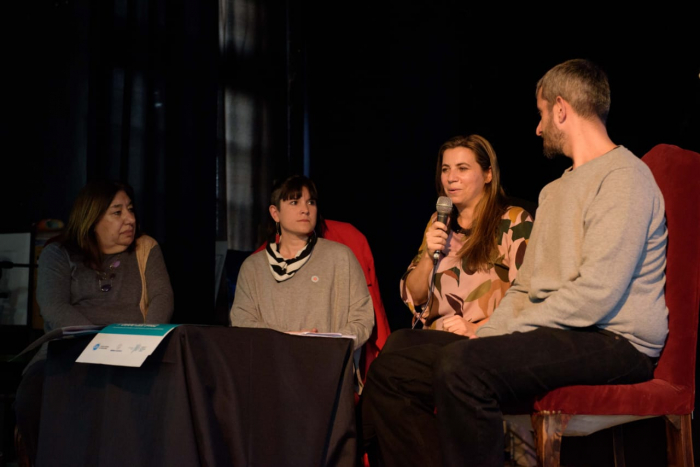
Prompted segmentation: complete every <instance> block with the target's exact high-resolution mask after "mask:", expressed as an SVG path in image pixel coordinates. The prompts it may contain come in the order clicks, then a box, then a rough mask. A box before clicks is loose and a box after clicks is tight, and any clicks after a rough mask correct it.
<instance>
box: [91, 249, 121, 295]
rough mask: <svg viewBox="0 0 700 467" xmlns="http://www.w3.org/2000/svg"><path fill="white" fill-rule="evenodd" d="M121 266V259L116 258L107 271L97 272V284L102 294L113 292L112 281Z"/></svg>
mask: <svg viewBox="0 0 700 467" xmlns="http://www.w3.org/2000/svg"><path fill="white" fill-rule="evenodd" d="M120 264H121V261H119V257H116V258H114V261H112V263H111V264H110V265H109V267H108V268H107V270H106V271H95V272H96V273H97V283H98V285H99V287H100V290H101V291H102V292H109V291H110V290H112V279H114V277H115V276H116V275H117V274H116V272H115V271H116V269H117V268H118V267H119V265H120Z"/></svg>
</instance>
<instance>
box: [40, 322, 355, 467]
mask: <svg viewBox="0 0 700 467" xmlns="http://www.w3.org/2000/svg"><path fill="white" fill-rule="evenodd" d="M91 338H92V336H87V337H80V338H74V339H64V340H56V341H52V342H50V344H49V349H48V360H47V364H46V379H45V382H44V395H43V401H42V416H41V428H40V434H39V451H38V453H37V466H39V467H41V466H49V465H50V466H61V465H66V466H68V465H70V466H75V465H90V466H120V467H121V466H127V465H128V466H149V467H153V466H200V465H201V466H264V467H268V466H275V467H276V466H304V467H305V466H324V465H328V466H352V467H355V466H356V465H357V462H356V460H357V436H356V425H355V407H354V405H355V401H354V393H353V379H352V378H353V376H352V351H353V341H352V340H351V339H335V338H321V337H304V336H292V335H288V334H284V333H280V332H277V331H274V330H270V329H252V328H229V327H225V326H200V325H180V326H178V327H176V328H175V329H173V331H171V332H170V333H169V334H168V335H167V336H166V337H165V339H164V340H163V342H161V344H160V345H159V347H158V348H157V349H156V350H155V351H154V353H153V354H152V355H151V356H149V357H148V358H147V359H146V361H145V362H144V364H143V365H142V366H141V367H139V368H131V367H119V366H108V365H98V364H87V363H76V362H75V360H76V358H77V357H78V355H79V354H80V353H81V352H82V350H83V349H84V348H85V346H86V345H87V344H88V343H89V342H90V340H91Z"/></svg>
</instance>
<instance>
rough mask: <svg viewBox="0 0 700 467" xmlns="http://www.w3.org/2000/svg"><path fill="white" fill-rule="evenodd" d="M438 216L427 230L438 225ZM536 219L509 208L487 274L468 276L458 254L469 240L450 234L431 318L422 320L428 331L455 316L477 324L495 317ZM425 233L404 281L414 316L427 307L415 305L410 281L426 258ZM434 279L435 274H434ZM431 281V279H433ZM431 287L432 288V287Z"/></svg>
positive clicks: (405, 296)
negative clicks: (495, 255)
mask: <svg viewBox="0 0 700 467" xmlns="http://www.w3.org/2000/svg"><path fill="white" fill-rule="evenodd" d="M436 218H437V213H434V214H433V215H432V217H431V218H430V221H429V222H428V225H427V226H426V228H425V230H426V231H427V230H428V227H430V225H431V224H432V223H433V222H435V219H436ZM532 223H533V219H532V216H530V214H529V213H528V212H527V211H525V210H524V209H523V208H521V207H517V206H512V207H509V208H508V209H507V210H506V212H505V213H504V214H503V217H502V218H501V224H500V226H499V233H498V255H497V257H496V258H495V260H494V262H493V264H492V265H491V267H490V268H489V269H487V270H485V271H484V270H482V271H476V272H471V271H469V272H467V271H465V269H466V268H465V266H464V265H463V264H462V259H461V258H459V257H458V256H457V252H458V251H459V250H460V248H462V245H464V242H465V240H466V235H465V234H464V233H457V232H455V231H449V233H448V236H447V247H446V248H445V251H447V252H448V253H447V255H446V256H441V259H440V261H439V262H438V265H437V272H436V273H435V287H434V289H433V297H432V301H431V303H430V313H429V314H428V316H427V318H421V320H422V321H423V324H424V325H425V327H426V328H430V329H442V320H443V319H444V318H445V317H448V316H452V315H455V314H457V315H460V316H462V317H464V319H466V320H468V321H469V322H472V323H477V322H479V321H481V320H483V319H485V318H487V317H489V316H491V313H493V310H494V309H495V308H496V307H497V306H498V304H499V303H500V301H501V299H502V298H503V295H504V294H505V293H506V290H508V288H509V287H510V286H511V284H512V283H513V280H514V279H515V276H516V275H517V273H518V269H519V268H520V265H521V264H522V262H523V258H524V256H525V249H526V248H527V242H528V239H529V238H530V232H531V230H532ZM425 248H426V243H425V233H423V243H422V244H421V246H420V249H419V250H418V254H417V255H416V256H415V257H414V258H413V261H412V262H411V265H410V266H409V267H408V270H407V271H406V273H404V275H403V277H401V283H400V287H401V299H402V300H403V301H404V303H406V305H407V306H408V308H409V309H410V310H411V312H414V313H415V312H416V309H418V311H420V310H421V306H423V305H424V304H422V303H419V304H416V303H414V302H413V298H412V297H411V294H410V292H409V291H408V288H407V287H406V277H407V276H408V273H410V272H411V271H412V270H413V269H414V268H415V267H416V266H417V265H418V262H419V261H420V259H421V258H422V256H423V255H424V254H425ZM431 279H432V274H431ZM429 280H430V279H429ZM429 286H430V284H429Z"/></svg>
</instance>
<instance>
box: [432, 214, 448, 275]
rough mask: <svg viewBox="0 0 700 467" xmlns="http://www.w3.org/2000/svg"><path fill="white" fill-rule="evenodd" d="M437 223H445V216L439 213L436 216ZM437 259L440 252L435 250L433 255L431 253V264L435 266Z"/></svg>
mask: <svg viewBox="0 0 700 467" xmlns="http://www.w3.org/2000/svg"><path fill="white" fill-rule="evenodd" d="M437 222H442V223H443V224H444V223H445V222H447V214H443V213H441V212H439V213H438V216H437ZM439 259H440V250H435V253H433V264H437V262H438V260H439Z"/></svg>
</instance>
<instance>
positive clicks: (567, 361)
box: [360, 327, 654, 467]
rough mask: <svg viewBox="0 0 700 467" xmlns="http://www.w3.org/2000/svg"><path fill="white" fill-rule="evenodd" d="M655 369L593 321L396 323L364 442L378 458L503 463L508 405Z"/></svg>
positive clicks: (379, 368)
mask: <svg viewBox="0 0 700 467" xmlns="http://www.w3.org/2000/svg"><path fill="white" fill-rule="evenodd" d="M653 371H654V364H653V362H652V360H651V359H650V358H649V357H647V356H646V355H644V354H642V353H641V352H639V351H638V350H636V349H635V348H634V347H633V346H632V344H630V343H629V341H627V339H624V338H622V337H621V336H618V335H616V334H614V333H611V332H608V331H603V330H600V329H597V328H595V327H591V328H585V329H577V330H561V329H551V328H540V329H537V330H535V331H531V332H526V333H519V332H518V333H513V334H508V335H503V336H495V337H486V338H478V339H468V338H465V337H461V336H456V335H454V334H451V333H447V332H443V331H429V330H409V329H403V330H399V331H395V332H394V333H392V334H391V335H390V336H389V339H388V340H387V343H386V345H385V347H384V349H383V350H382V352H381V354H380V355H379V356H378V357H377V359H376V360H375V361H374V362H372V365H371V367H370V369H369V373H368V375H367V382H366V384H365V387H364V391H363V393H362V398H361V401H360V403H361V413H362V432H363V438H364V444H365V447H366V449H367V452H368V455H369V457H370V460H374V461H375V465H377V464H378V465H381V466H421V467H424V466H439V465H446V466H453V465H454V466H465V465H473V466H499V467H500V466H502V465H503V461H504V437H503V411H502V410H503V409H511V408H522V407H523V406H527V405H529V404H530V402H531V401H532V400H533V398H534V397H535V396H537V395H541V394H544V393H546V392H548V391H551V390H552V389H556V388H558V387H561V386H569V385H574V384H590V385H599V384H631V383H638V382H642V381H646V380H648V379H650V378H651V377H652V376H653ZM436 414H437V415H436Z"/></svg>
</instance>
